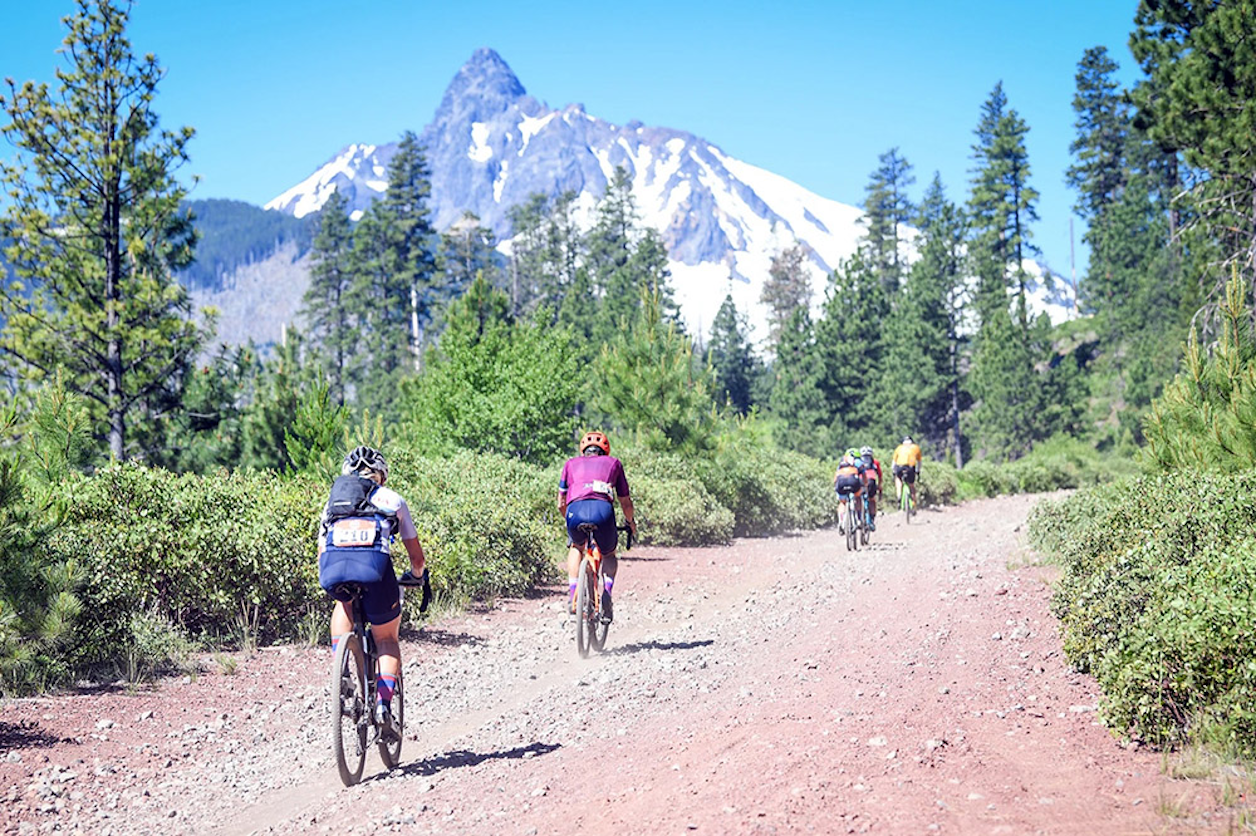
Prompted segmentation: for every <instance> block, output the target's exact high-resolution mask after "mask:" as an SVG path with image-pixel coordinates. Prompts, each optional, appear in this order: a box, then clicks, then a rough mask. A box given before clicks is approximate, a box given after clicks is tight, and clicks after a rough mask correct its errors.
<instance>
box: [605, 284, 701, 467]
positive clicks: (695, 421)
mask: <svg viewBox="0 0 1256 836" xmlns="http://www.w3.org/2000/svg"><path fill="white" fill-rule="evenodd" d="M639 310H640V315H639V316H638V317H636V319H635V320H629V319H627V318H625V319H621V320H620V325H619V329H618V333H617V334H616V335H615V338H614V339H613V340H612V341H611V342H610V343H609V344H607V345H605V346H603V348H602V354H601V357H600V358H599V360H598V363H597V366H596V370H597V387H596V389H595V393H596V394H595V395H594V398H593V400H592V402H591V404H590V406H591V407H592V409H593V416H592V417H594V418H595V419H600V420H601V422H602V423H603V425H609V426H613V427H618V428H622V429H627V430H630V431H633V432H634V433H636V434H637V436H638V437H639V438H640V439H641V440H642V442H643V443H645V444H646V446H648V447H650V448H652V449H656V450H674V451H677V452H680V453H688V454H693V453H700V452H704V451H708V450H710V449H712V448H713V446H714V444H715V436H716V433H717V432H718V430H719V416H718V414H717V412H716V409H715V400H714V397H715V391H714V390H715V381H714V376H713V375H712V373H711V370H710V369H709V368H708V367H706V366H704V365H702V364H701V363H699V362H697V360H696V358H695V356H694V350H693V343H692V341H690V339H689V337H687V336H686V335H685V334H684V332H682V331H681V330H680V329H679V328H677V327H676V324H675V323H674V322H669V321H668V319H667V317H666V314H665V306H664V303H663V299H662V295H661V294H660V293H659V292H658V291H651V290H650V289H649V288H642V290H641V296H640V302H639Z"/></svg>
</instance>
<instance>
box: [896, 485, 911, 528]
mask: <svg viewBox="0 0 1256 836" xmlns="http://www.w3.org/2000/svg"><path fill="white" fill-rule="evenodd" d="M898 504H899V506H900V507H901V508H902V509H903V521H904V522H906V523H909V524H910V523H911V488H909V487H907V485H903V489H902V491H900V492H899V495H898Z"/></svg>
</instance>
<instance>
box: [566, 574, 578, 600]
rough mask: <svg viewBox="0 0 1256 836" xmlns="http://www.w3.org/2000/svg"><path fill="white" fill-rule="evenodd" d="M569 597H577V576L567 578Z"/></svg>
mask: <svg viewBox="0 0 1256 836" xmlns="http://www.w3.org/2000/svg"><path fill="white" fill-rule="evenodd" d="M567 597H568V598H575V597H576V579H575V578H568V579H567Z"/></svg>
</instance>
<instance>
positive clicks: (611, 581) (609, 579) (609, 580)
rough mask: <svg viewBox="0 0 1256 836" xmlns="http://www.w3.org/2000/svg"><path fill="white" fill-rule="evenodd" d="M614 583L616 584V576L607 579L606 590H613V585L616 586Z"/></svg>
mask: <svg viewBox="0 0 1256 836" xmlns="http://www.w3.org/2000/svg"><path fill="white" fill-rule="evenodd" d="M614 585H615V579H614V578H607V579H606V583H605V587H606V591H607V592H610V591H611V587H612V586H614Z"/></svg>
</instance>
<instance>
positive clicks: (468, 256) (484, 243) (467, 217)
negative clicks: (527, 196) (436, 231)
mask: <svg viewBox="0 0 1256 836" xmlns="http://www.w3.org/2000/svg"><path fill="white" fill-rule="evenodd" d="M440 239H441V248H440V257H439V259H438V261H439V263H440V273H441V287H442V290H443V291H444V293H445V294H446V295H447V296H449V297H450V298H457V297H458V296H461V295H462V294H463V293H464V292H466V290H467V288H469V287H470V286H471V283H472V282H474V281H475V277H476V276H477V275H483V276H484V278H485V280H486V281H487V282H488V283H489V284H490V285H491V286H493V287H498V286H499V284H500V281H499V279H498V269H497V264H498V256H497V249H496V247H497V237H496V236H495V235H494V234H493V230H491V229H489V228H488V227H485V226H482V225H481V224H480V218H479V216H478V215H476V214H475V213H474V212H472V211H470V210H467V211H465V212H463V213H462V217H461V218H459V219H458V220H457V221H455V222H454V224H453V226H451V227H450V228H449V229H448V230H447V231H445V232H442V233H441V236H440Z"/></svg>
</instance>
